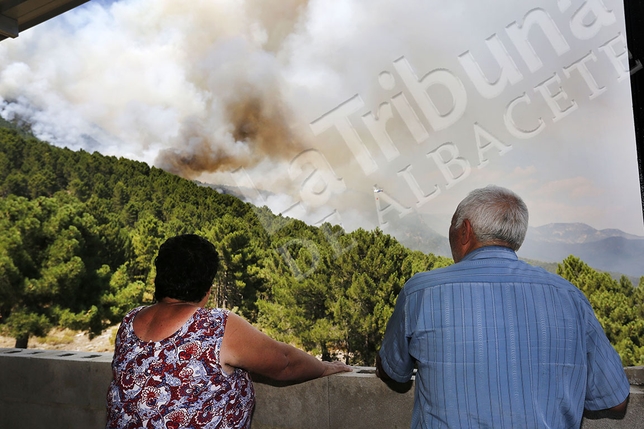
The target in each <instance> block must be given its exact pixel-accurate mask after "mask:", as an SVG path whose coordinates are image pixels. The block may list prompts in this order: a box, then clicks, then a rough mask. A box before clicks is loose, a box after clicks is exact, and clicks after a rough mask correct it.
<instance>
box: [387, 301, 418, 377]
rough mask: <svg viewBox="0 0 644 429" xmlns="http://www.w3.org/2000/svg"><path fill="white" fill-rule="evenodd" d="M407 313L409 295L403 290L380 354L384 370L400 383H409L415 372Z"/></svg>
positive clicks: (388, 324)
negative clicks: (410, 352)
mask: <svg viewBox="0 0 644 429" xmlns="http://www.w3.org/2000/svg"><path fill="white" fill-rule="evenodd" d="M406 313H407V295H406V293H405V288H403V289H402V290H401V291H400V294H399V295H398V299H397V300H396V306H395V308H394V313H393V315H392V316H391V318H390V319H389V322H388V323H387V329H386V330H385V336H384V338H383V340H382V346H381V347H380V352H379V354H380V360H381V362H382V368H383V369H384V370H385V372H386V373H387V375H388V376H389V377H391V378H392V379H394V380H395V381H397V382H399V383H404V382H406V381H409V380H410V379H411V376H412V374H413V371H414V359H413V358H412V357H411V355H410V354H409V341H410V334H409V333H408V332H407V317H406Z"/></svg>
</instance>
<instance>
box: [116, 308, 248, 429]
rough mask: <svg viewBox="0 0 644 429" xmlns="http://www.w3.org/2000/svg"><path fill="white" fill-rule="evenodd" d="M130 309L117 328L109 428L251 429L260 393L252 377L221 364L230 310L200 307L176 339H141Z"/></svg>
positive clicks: (133, 314)
mask: <svg viewBox="0 0 644 429" xmlns="http://www.w3.org/2000/svg"><path fill="white" fill-rule="evenodd" d="M143 308H144V307H138V308H136V309H134V310H132V311H130V312H129V313H128V314H127V315H126V316H125V318H124V319H123V322H122V323H121V326H120V328H119V330H118V333H117V336H116V344H115V351H114V358H113V360H112V382H111V383H110V388H109V391H108V394H107V428H108V429H117V428H118V429H125V428H154V429H160V428H163V429H166V428H167V429H178V428H193V429H201V428H203V429H233V428H235V429H242V428H249V427H250V418H251V413H252V410H253V406H254V403H255V392H254V389H253V384H252V381H251V379H250V376H249V374H248V373H247V372H246V371H244V370H242V369H236V370H235V372H234V373H233V374H231V375H228V374H226V373H225V372H224V370H223V368H222V367H221V365H220V363H219V350H220V348H221V342H222V339H223V336H224V329H225V326H226V320H227V318H228V312H227V311H226V310H222V309H205V308H199V309H198V310H197V311H196V312H195V313H194V314H193V315H192V316H191V317H190V319H188V321H187V322H186V323H185V324H184V325H183V326H182V327H181V328H180V329H179V330H178V331H177V332H175V333H174V334H173V335H171V336H169V337H168V338H166V339H164V340H161V341H157V342H146V341H142V340H141V339H139V338H138V337H137V336H136V335H135V334H134V330H133V328H132V321H133V320H134V317H135V316H136V315H137V313H138V312H139V311H141V309H143Z"/></svg>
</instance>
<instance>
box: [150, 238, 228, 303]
mask: <svg viewBox="0 0 644 429" xmlns="http://www.w3.org/2000/svg"><path fill="white" fill-rule="evenodd" d="M154 266H155V267H156V269H157V275H156V278H155V279H154V286H155V291H154V299H155V300H156V301H157V302H158V301H160V300H161V299H163V298H173V299H179V300H181V301H186V302H199V301H201V300H202V299H203V297H204V296H206V294H207V293H208V291H209V290H210V288H211V286H212V282H213V280H214V279H215V275H216V274H217V268H218V267H219V255H217V250H216V249H215V246H214V245H213V244H212V243H211V242H209V241H208V240H206V239H205V238H203V237H200V236H198V235H194V234H184V235H178V236H176V237H172V238H169V239H167V240H166V241H165V243H163V244H162V245H161V247H159V254H158V255H157V257H156V259H155V260H154Z"/></svg>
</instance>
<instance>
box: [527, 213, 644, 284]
mask: <svg viewBox="0 0 644 429" xmlns="http://www.w3.org/2000/svg"><path fill="white" fill-rule="evenodd" d="M518 254H519V256H520V257H522V258H527V259H536V260H539V261H544V262H561V261H562V260H563V259H565V258H566V257H568V256H569V255H575V256H577V257H578V258H581V260H583V261H584V262H585V263H587V264H588V265H590V266H591V267H593V268H595V269H598V270H601V271H608V272H611V273H622V274H626V275H628V276H633V277H640V276H644V237H640V236H637V235H632V234H627V233H625V232H624V231H621V230H619V229H602V230H597V229H594V228H592V227H591V226H589V225H586V224H583V223H553V224H548V225H544V226H540V227H535V228H528V234H527V236H526V240H525V242H524V243H523V246H521V249H520V250H519V252H518Z"/></svg>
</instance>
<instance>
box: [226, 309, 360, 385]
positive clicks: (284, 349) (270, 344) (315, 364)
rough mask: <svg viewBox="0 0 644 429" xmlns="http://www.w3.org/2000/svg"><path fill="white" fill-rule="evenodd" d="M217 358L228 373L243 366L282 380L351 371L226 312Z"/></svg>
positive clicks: (349, 368)
mask: <svg viewBox="0 0 644 429" xmlns="http://www.w3.org/2000/svg"><path fill="white" fill-rule="evenodd" d="M220 359H221V364H222V366H223V367H224V369H225V370H226V371H227V372H232V371H233V370H234V368H242V369H245V370H247V371H250V372H254V373H256V374H260V375H263V376H265V377H269V378H272V379H273V380H282V381H286V380H289V381H305V380H311V379H314V378H318V377H324V376H327V375H331V374H336V373H338V372H349V371H351V367H350V366H348V365H345V364H344V363H341V362H322V361H319V360H318V359H316V358H315V357H314V356H311V355H310V354H308V353H306V352H303V351H302V350H299V349H297V348H295V347H293V346H290V345H288V344H285V343H282V342H279V341H276V340H274V339H272V338H271V337H269V336H268V335H266V334H264V333H262V332H260V331H259V330H257V329H256V328H255V327H253V326H252V325H251V324H250V323H248V322H247V321H245V320H244V319H242V318H241V317H239V316H237V315H236V314H234V313H229V314H228V321H227V322H226V329H225V331H224V338H223V341H222V344H221V351H220Z"/></svg>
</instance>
